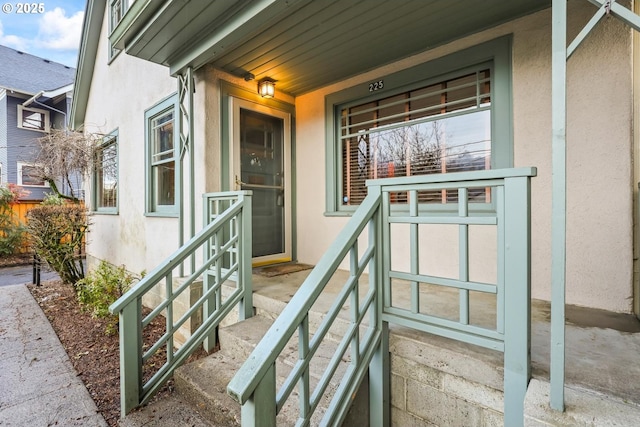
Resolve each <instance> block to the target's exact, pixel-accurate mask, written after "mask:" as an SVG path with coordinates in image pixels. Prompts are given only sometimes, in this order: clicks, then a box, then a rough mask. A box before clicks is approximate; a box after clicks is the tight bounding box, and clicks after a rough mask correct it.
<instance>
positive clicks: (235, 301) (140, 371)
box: [109, 191, 253, 416]
mask: <svg viewBox="0 0 640 427" xmlns="http://www.w3.org/2000/svg"><path fill="white" fill-rule="evenodd" d="M204 210H205V224H206V225H205V227H204V228H203V229H202V230H201V231H200V232H199V233H197V234H196V235H195V236H194V237H192V238H191V239H190V240H189V241H188V242H186V243H185V244H184V246H182V247H181V248H180V249H178V250H177V251H176V252H174V253H173V254H172V255H171V256H170V257H169V258H167V259H166V260H165V261H164V262H162V263H161V264H160V265H159V266H157V267H156V268H155V269H154V270H153V271H151V272H150V273H148V274H147V275H145V277H144V278H143V279H142V280H141V281H140V282H139V283H137V284H136V286H134V287H133V288H131V289H130V290H129V291H128V292H126V293H125V294H124V295H123V296H122V297H121V298H119V299H118V300H117V301H116V302H115V303H113V304H112V305H111V307H109V310H110V311H111V313H113V314H116V313H117V314H118V315H119V333H120V403H121V411H122V415H123V416H124V415H126V414H127V413H128V412H130V411H131V410H132V409H134V408H135V407H137V406H140V405H142V404H145V403H146V402H148V400H149V399H150V398H151V397H152V396H153V395H154V394H155V393H156V392H157V391H158V389H159V388H160V387H162V386H163V385H164V384H165V383H166V381H167V380H168V379H169V378H171V376H172V375H173V372H174V371H175V369H176V368H177V367H178V366H180V364H182V363H183V362H184V361H185V360H186V359H187V358H188V357H189V356H190V355H191V354H192V353H193V352H194V351H195V350H196V349H197V348H198V346H199V345H201V344H204V347H205V350H207V351H210V350H211V349H212V348H213V346H214V345H215V332H216V329H217V327H218V325H219V324H220V322H221V321H222V320H223V319H224V318H225V317H226V316H227V315H229V313H230V312H231V311H232V310H233V308H235V307H238V309H239V317H240V320H243V319H245V318H248V317H251V315H252V314H253V304H252V292H253V290H252V286H251V191H238V192H226V193H210V194H205V195H204ZM198 251H202V253H201V259H200V260H199V263H198V264H197V265H196V268H195V270H194V271H192V272H191V273H190V274H189V276H187V277H183V278H180V280H176V277H177V275H178V271H179V269H180V266H181V264H182V263H183V262H184V261H185V260H187V259H188V258H189V257H191V256H192V255H194V254H196V253H197V252H198ZM196 280H202V281H203V290H202V296H200V297H199V298H198V299H197V300H196V301H195V303H193V304H191V306H190V307H188V308H187V309H186V311H185V312H184V314H182V315H181V316H179V317H178V316H175V315H174V313H175V312H176V309H175V307H174V306H175V305H176V299H177V298H178V297H179V296H180V295H182V294H184V293H187V295H189V293H190V292H191V286H192V284H194V282H195V281H196ZM229 281H235V287H234V289H233V291H232V293H231V294H230V295H225V296H224V297H223V295H222V284H223V283H225V282H227V283H228V282H229ZM174 288H175V289H174ZM160 289H163V292H161V294H162V297H161V298H162V300H161V302H160V303H159V304H157V305H156V306H155V308H153V309H152V310H151V311H150V313H148V314H146V315H143V308H142V307H143V298H144V297H145V295H147V294H148V293H149V292H150V291H152V290H154V292H155V293H156V294H158V293H159V292H158V291H160ZM155 297H156V298H157V295H155ZM200 313H202V317H201V319H202V322H201V324H200V325H199V326H198V327H197V328H196V329H195V330H194V331H192V333H191V335H190V336H189V337H188V338H187V339H186V340H185V342H184V343H183V344H182V345H181V346H179V348H178V347H177V346H176V343H175V342H174V335H175V334H176V332H177V331H178V329H179V328H180V327H181V326H182V325H184V324H185V323H186V322H187V320H189V319H192V320H193V319H195V318H198V317H199V315H200ZM159 315H163V316H164V318H165V322H164V334H163V335H162V337H161V338H160V339H158V341H156V342H153V343H150V342H145V341H144V338H143V331H144V329H145V327H147V326H149V324H150V323H151V321H152V320H154V319H155V318H156V317H158V316H159ZM175 317H178V318H177V319H176V318H175ZM158 352H161V353H164V357H163V359H164V363H163V364H161V366H158V364H157V363H154V366H147V365H148V364H150V363H149V359H150V358H151V357H152V356H154V355H155V354H156V353H158Z"/></svg>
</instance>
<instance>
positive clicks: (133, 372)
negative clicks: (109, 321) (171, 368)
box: [119, 299, 142, 417]
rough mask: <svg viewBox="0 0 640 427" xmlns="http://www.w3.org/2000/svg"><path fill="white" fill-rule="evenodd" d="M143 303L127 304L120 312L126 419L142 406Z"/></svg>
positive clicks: (122, 384)
mask: <svg viewBox="0 0 640 427" xmlns="http://www.w3.org/2000/svg"><path fill="white" fill-rule="evenodd" d="M141 310H142V306H141V301H140V299H136V300H135V301H133V302H131V303H130V304H127V305H126V306H125V307H124V308H123V309H122V311H121V312H120V322H119V332H120V409H121V411H122V416H123V417H124V416H125V415H126V414H128V413H129V412H130V411H131V410H132V409H134V408H136V407H137V406H138V405H139V404H140V396H141V394H142V325H141V323H140V315H141Z"/></svg>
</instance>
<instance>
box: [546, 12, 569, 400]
mask: <svg viewBox="0 0 640 427" xmlns="http://www.w3.org/2000/svg"><path fill="white" fill-rule="evenodd" d="M551 7H552V13H551V16H552V30H551V37H552V42H551V47H552V63H551V73H552V77H551V79H552V81H551V96H552V98H551V111H552V141H551V143H552V148H551V153H552V154H551V155H552V169H551V170H552V190H551V197H552V206H551V361H550V382H551V397H550V404H551V408H553V409H556V410H558V411H564V357H565V352H564V338H565V280H566V251H567V248H566V239H567V227H566V225H567V224H566V215H567V213H566V210H567V165H566V152H567V141H566V140H567V129H566V117H567V85H566V82H567V1H566V0H553V3H552V6H551Z"/></svg>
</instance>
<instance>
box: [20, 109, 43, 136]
mask: <svg viewBox="0 0 640 427" xmlns="http://www.w3.org/2000/svg"><path fill="white" fill-rule="evenodd" d="M25 111H27V112H31V113H39V114H42V115H43V118H44V129H34V128H30V127H25V126H24V125H23V123H24V112H25ZM17 122H18V123H17V125H18V128H20V129H24V130H31V131H34V132H42V133H49V131H50V130H51V117H50V114H49V111H48V110H44V109H42V108H32V107H25V106H24V105H22V104H18V118H17Z"/></svg>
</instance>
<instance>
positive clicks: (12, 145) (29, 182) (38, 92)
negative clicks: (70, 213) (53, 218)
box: [0, 46, 81, 200]
mask: <svg viewBox="0 0 640 427" xmlns="http://www.w3.org/2000/svg"><path fill="white" fill-rule="evenodd" d="M74 78H75V69H74V68H71V67H68V66H66V65H62V64H58V63H56V62H52V61H49V60H48V59H44V58H39V57H37V56H33V55H30V54H28V53H24V52H20V51H17V50H14V49H11V48H8V47H6V46H0V168H1V173H0V181H1V183H2V184H9V183H10V184H17V185H19V186H20V187H23V188H24V189H25V190H28V192H29V195H28V196H26V200H42V199H43V198H44V196H45V195H46V194H48V193H50V192H51V191H50V190H49V188H48V184H47V183H45V182H44V181H43V180H42V179H40V178H37V177H34V176H32V174H31V171H32V168H33V162H34V160H35V158H36V156H37V154H38V151H39V147H40V145H39V143H38V141H37V139H38V138H40V137H42V136H43V135H44V134H46V133H47V132H49V131H50V129H53V128H56V129H64V128H66V127H67V121H68V116H69V114H70V112H71V98H72V96H73V82H74ZM72 184H73V185H74V186H75V187H74V188H69V185H68V184H67V183H64V182H63V183H60V186H59V190H60V191H61V192H63V193H64V194H71V193H72V192H76V193H78V192H79V191H80V190H81V182H80V181H78V182H76V183H72Z"/></svg>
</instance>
